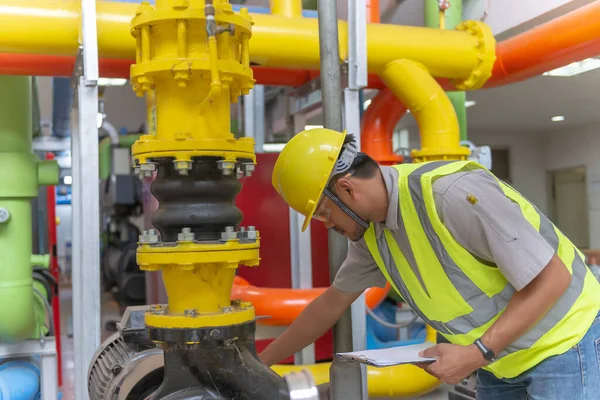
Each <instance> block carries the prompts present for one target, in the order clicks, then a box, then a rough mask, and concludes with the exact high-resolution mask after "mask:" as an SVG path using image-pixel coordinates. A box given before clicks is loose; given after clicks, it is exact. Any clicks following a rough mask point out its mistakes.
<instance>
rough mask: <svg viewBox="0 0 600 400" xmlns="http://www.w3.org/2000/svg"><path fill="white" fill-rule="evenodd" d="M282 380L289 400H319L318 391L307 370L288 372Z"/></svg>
mask: <svg viewBox="0 0 600 400" xmlns="http://www.w3.org/2000/svg"><path fill="white" fill-rule="evenodd" d="M283 379H284V380H285V383H286V384H287V387H288V390H289V391H290V400H319V389H318V388H317V385H316V384H315V380H314V379H313V376H312V375H311V373H310V372H308V371H307V370H305V369H303V370H301V371H299V372H290V373H289V374H286V375H284V377H283Z"/></svg>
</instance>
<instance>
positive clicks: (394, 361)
mask: <svg viewBox="0 0 600 400" xmlns="http://www.w3.org/2000/svg"><path fill="white" fill-rule="evenodd" d="M432 346H435V343H432V342H424V343H419V344H413V345H408V346H397V347H390V348H387V349H377V350H363V351H353V352H347V353H337V354H336V357H340V358H345V359H347V360H351V361H355V362H359V363H361V364H366V365H371V366H373V367H379V368H381V367H391V366H394V365H402V364H422V363H430V362H434V361H436V358H429V357H419V352H421V351H423V350H425V349H427V348H429V347H432Z"/></svg>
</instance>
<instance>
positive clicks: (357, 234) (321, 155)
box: [272, 128, 379, 241]
mask: <svg viewBox="0 0 600 400" xmlns="http://www.w3.org/2000/svg"><path fill="white" fill-rule="evenodd" d="M378 171H379V169H378V165H377V163H376V162H375V161H374V160H373V159H372V158H371V157H369V156H368V155H366V154H364V153H360V152H358V150H357V146H356V142H355V140H354V137H353V136H352V135H346V133H345V132H336V131H333V130H330V129H322V128H321V129H311V130H306V131H303V132H300V133H299V134H297V135H296V136H294V137H293V138H292V139H291V140H290V141H289V142H288V143H287V145H286V146H285V147H284V149H283V151H282V152H281V154H280V155H279V158H278V159H277V162H276V164H275V168H274V170H273V182H272V183H273V186H274V187H275V190H277V192H278V193H279V194H280V195H281V196H282V197H283V199H284V200H285V201H286V203H288V204H289V205H290V207H292V208H293V209H294V210H296V211H297V212H299V213H300V214H302V215H304V216H305V217H306V219H305V221H304V225H303V227H302V230H303V231H304V230H306V228H307V227H308V224H309V222H310V220H311V218H315V219H318V220H320V221H323V223H324V224H325V226H326V227H327V228H328V229H335V230H336V231H338V232H339V233H341V234H343V235H345V236H347V237H348V238H349V239H350V240H353V241H356V240H358V239H360V238H361V237H362V236H363V234H364V233H365V230H366V229H367V228H368V226H369V222H368V215H370V212H369V207H370V204H369V197H370V196H369V193H368V190H369V185H365V184H364V182H365V181H366V180H370V179H372V178H374V177H376V176H377V174H378Z"/></svg>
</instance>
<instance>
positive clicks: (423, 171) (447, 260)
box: [365, 161, 600, 378]
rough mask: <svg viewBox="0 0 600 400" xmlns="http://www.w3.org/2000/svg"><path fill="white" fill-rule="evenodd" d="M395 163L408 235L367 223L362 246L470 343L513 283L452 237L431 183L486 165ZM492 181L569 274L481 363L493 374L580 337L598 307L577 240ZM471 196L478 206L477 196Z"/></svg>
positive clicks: (460, 340)
mask: <svg viewBox="0 0 600 400" xmlns="http://www.w3.org/2000/svg"><path fill="white" fill-rule="evenodd" d="M394 168H396V169H397V170H398V173H399V177H398V184H399V191H398V194H399V200H400V202H399V212H400V216H401V218H400V220H401V221H400V223H399V227H398V228H399V229H400V232H399V236H400V237H404V238H406V240H398V241H397V240H396V239H394V237H393V236H392V234H391V233H390V231H389V230H387V229H384V231H383V234H382V235H381V236H380V237H379V238H377V237H376V235H375V230H374V227H373V224H371V226H370V228H369V229H367V232H366V233H365V241H366V244H367V247H368V248H369V251H370V252H371V254H372V256H373V258H374V259H375V261H376V262H377V265H378V266H379V268H380V269H381V271H382V272H383V274H384V275H385V277H386V278H387V280H388V282H390V284H391V285H392V286H393V287H394V288H395V289H396V291H397V292H398V293H399V294H400V295H401V296H402V297H403V298H404V300H405V301H406V302H407V303H408V304H409V305H410V306H411V307H412V308H413V309H414V311H415V312H416V313H417V314H418V315H419V316H420V317H421V318H422V319H423V320H424V321H425V322H426V323H427V324H429V325H430V326H432V327H433V328H434V329H436V330H437V331H438V332H440V333H441V334H442V335H443V336H444V337H446V339H448V340H449V341H450V342H451V343H454V344H458V345H463V346H466V345H469V344H471V343H473V342H474V341H475V340H476V339H477V338H480V337H481V336H482V335H483V334H484V333H485V332H486V331H487V330H488V328H489V327H490V326H491V325H492V324H493V323H494V322H495V321H496V320H497V319H498V318H499V317H500V315H501V314H502V312H503V311H504V309H505V308H506V306H507V304H508V302H509V300H510V299H511V297H512V295H513V294H514V293H515V289H514V288H513V286H512V285H511V284H510V283H509V282H508V281H507V279H506V278H505V277H504V275H503V274H502V273H501V272H500V270H499V269H498V268H497V267H496V266H495V265H493V264H491V263H487V262H485V261H483V260H480V259H478V258H476V257H475V256H473V255H472V254H471V253H469V251H468V250H466V249H465V248H464V247H463V246H461V245H460V244H459V243H458V242H457V241H456V240H454V238H453V237H452V235H451V233H450V231H448V229H447V228H446V227H445V226H444V224H443V223H442V222H441V220H440V218H439V216H438V214H437V211H436V207H435V203H434V197H433V192H432V183H433V182H434V180H435V179H436V178H439V177H441V176H445V175H448V174H452V173H455V172H460V171H467V170H475V169H484V167H482V166H481V165H479V164H477V163H475V162H472V161H432V162H426V163H417V164H401V165H397V166H395V167H394ZM498 183H499V184H500V186H501V188H502V190H503V191H504V194H505V195H506V196H507V197H508V198H509V199H511V200H512V201H513V202H515V203H517V204H518V205H519V207H520V209H521V212H522V213H523V215H524V216H525V218H526V219H527V221H529V223H530V224H531V225H533V226H534V227H535V229H537V230H538V231H539V232H540V234H541V235H542V236H543V237H544V238H545V239H546V241H547V242H548V243H549V244H550V245H551V246H552V247H553V248H554V250H555V251H556V252H557V254H558V256H559V257H560V259H561V260H562V261H563V262H564V264H565V265H566V266H567V268H568V269H569V272H570V273H571V275H572V280H571V285H570V286H569V288H568V289H567V290H566V291H565V293H564V294H563V295H562V296H561V297H560V298H559V300H558V301H557V302H556V303H555V305H554V306H553V307H552V308H551V310H550V311H549V312H548V313H547V314H546V315H545V316H544V317H543V318H542V319H541V320H540V321H539V322H538V323H537V324H536V325H535V326H533V328H531V329H530V330H529V331H528V332H526V333H525V334H524V335H523V336H521V337H520V338H519V339H517V340H516V341H515V342H514V343H512V344H511V345H510V346H509V347H508V348H507V349H505V350H504V351H502V352H501V353H500V354H498V355H497V361H495V362H493V363H492V364H490V365H488V366H486V367H485V369H486V370H488V371H490V372H492V373H493V374H494V375H496V376H497V377H498V378H512V377H515V376H517V375H519V374H521V373H522V372H525V371H527V370H528V369H530V368H532V367H534V366H535V365H537V364H538V363H540V362H541V361H542V360H544V359H546V358H548V357H550V356H553V355H558V354H562V353H564V352H565V351H567V350H569V349H570V348H571V347H573V346H575V345H576V344H577V343H579V341H580V340H581V338H582V337H583V336H584V335H585V333H586V332H587V330H588V328H589V327H590V326H591V324H592V322H593V321H594V319H595V317H596V315H597V314H598V311H599V310H600V285H599V284H598V281H597V280H596V278H595V277H594V276H593V274H592V273H591V271H590V270H589V268H587V267H586V265H585V262H584V260H585V257H584V256H583V254H582V253H581V252H580V251H579V250H578V249H577V248H576V246H575V245H574V244H573V243H572V242H571V241H570V240H569V239H567V237H566V236H565V235H564V234H563V233H562V232H560V230H559V229H558V228H556V227H555V226H554V224H553V223H552V222H550V220H549V219H548V218H546V217H545V216H544V215H543V214H541V213H540V212H539V211H538V210H537V209H536V207H535V206H534V205H533V204H531V203H530V202H529V201H528V200H527V199H525V198H524V197H523V196H522V195H521V194H519V193H518V192H517V191H516V190H514V189H513V188H512V187H510V186H509V185H507V184H505V183H504V182H502V181H500V180H498ZM465 201H468V199H465ZM471 203H472V204H473V207H477V200H476V199H474V198H471ZM402 230H404V232H402ZM404 233H405V234H404ZM402 242H404V243H402Z"/></svg>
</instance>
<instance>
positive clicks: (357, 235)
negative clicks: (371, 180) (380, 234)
mask: <svg viewBox="0 0 600 400" xmlns="http://www.w3.org/2000/svg"><path fill="white" fill-rule="evenodd" d="M342 179H344V178H342ZM340 181H341V180H340ZM340 181H339V182H338V183H337V184H336V185H335V186H334V188H333V190H332V192H333V193H334V194H336V195H337V196H338V198H339V199H340V200H341V201H342V202H343V203H344V204H345V205H346V206H348V208H350V209H351V210H352V211H354V212H355V213H357V214H358V215H359V216H360V215H361V213H360V209H361V208H362V207H361V204H359V203H360V202H359V201H358V200H357V198H356V196H354V194H355V193H356V192H354V190H346V189H344V185H343V184H342V182H340ZM315 218H316V219H318V220H320V221H322V222H323V224H324V225H325V227H326V228H327V229H333V230H335V231H336V232H338V233H339V234H342V235H344V236H346V237H347V238H348V239H350V240H351V241H353V242H356V241H358V240H360V239H361V238H362V237H363V236H364V234H365V231H366V229H365V228H363V227H362V226H360V225H359V224H358V223H356V221H354V220H353V219H352V218H351V217H350V216H349V215H348V214H346V212H344V210H342V209H341V208H340V207H338V205H337V204H335V203H334V202H333V201H332V200H331V199H329V198H328V197H326V196H323V197H322V198H321V201H320V202H319V206H318V207H317V211H316V212H315Z"/></svg>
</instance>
